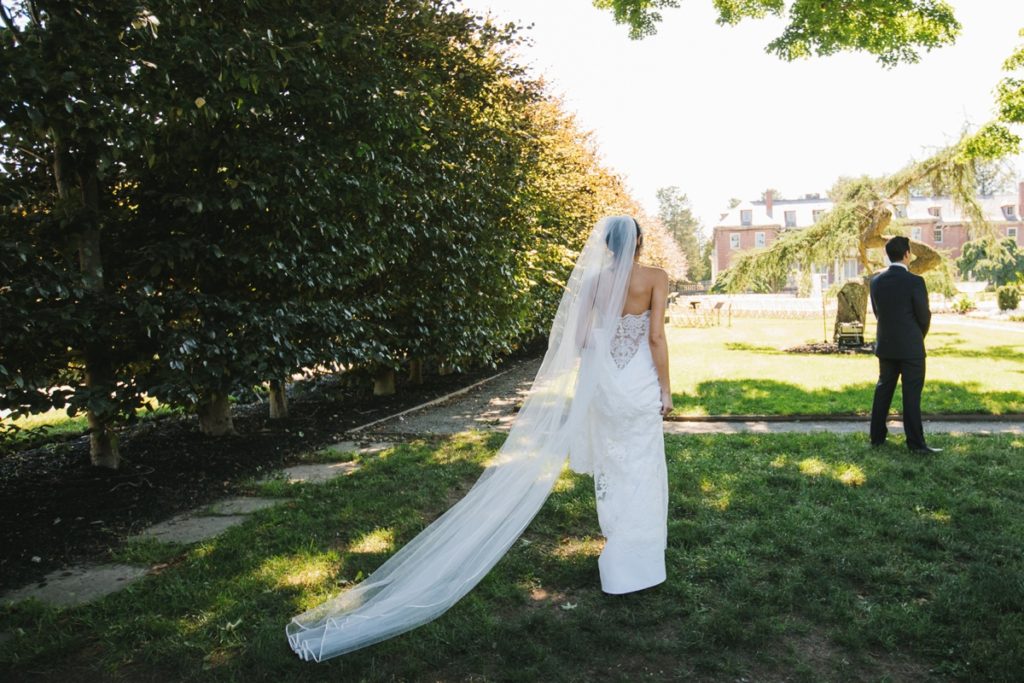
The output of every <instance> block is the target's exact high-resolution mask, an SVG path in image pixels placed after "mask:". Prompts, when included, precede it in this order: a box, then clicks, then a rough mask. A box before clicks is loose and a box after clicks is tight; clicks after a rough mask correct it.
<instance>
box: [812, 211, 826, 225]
mask: <svg viewBox="0 0 1024 683" xmlns="http://www.w3.org/2000/svg"><path fill="white" fill-rule="evenodd" d="M824 213H825V209H815V210H814V211H812V212H811V219H812V220H813V221H814V222H815V223H817V222H818V219H819V218H821V217H822V215H823V214H824Z"/></svg>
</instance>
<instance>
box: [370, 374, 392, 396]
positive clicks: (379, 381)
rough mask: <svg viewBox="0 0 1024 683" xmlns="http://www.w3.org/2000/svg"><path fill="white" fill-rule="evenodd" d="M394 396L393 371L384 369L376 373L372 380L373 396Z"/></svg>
mask: <svg viewBox="0 0 1024 683" xmlns="http://www.w3.org/2000/svg"><path fill="white" fill-rule="evenodd" d="M394 394H395V371H394V370H392V369H391V368H384V369H381V370H378V371H377V375H376V376H375V377H374V378H373V395H374V396H393V395H394Z"/></svg>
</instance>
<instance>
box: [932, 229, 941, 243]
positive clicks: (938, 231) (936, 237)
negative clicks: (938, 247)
mask: <svg viewBox="0 0 1024 683" xmlns="http://www.w3.org/2000/svg"><path fill="white" fill-rule="evenodd" d="M932 239H934V240H935V244H942V226H941V225H936V226H935V230H934V231H933V232H932Z"/></svg>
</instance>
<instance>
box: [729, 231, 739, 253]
mask: <svg viewBox="0 0 1024 683" xmlns="http://www.w3.org/2000/svg"><path fill="white" fill-rule="evenodd" d="M729 248H730V249H739V248H740V234H739V233H738V232H732V233H729Z"/></svg>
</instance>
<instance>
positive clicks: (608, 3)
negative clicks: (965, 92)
mask: <svg viewBox="0 0 1024 683" xmlns="http://www.w3.org/2000/svg"><path fill="white" fill-rule="evenodd" d="M593 2H594V6H595V7H597V8H599V9H605V10H610V11H611V12H612V14H613V16H614V18H615V21H616V23H619V24H625V25H627V26H628V27H629V35H630V37H631V38H634V39H637V38H643V37H644V36H648V35H651V34H653V33H655V32H656V30H657V24H658V22H659V21H661V19H662V15H661V11H662V10H663V9H665V8H670V7H678V6H679V0H593ZM714 5H715V9H717V10H718V20H717V21H718V24H720V25H730V26H731V25H736V24H738V23H739V22H741V21H742V20H744V19H764V18H765V17H768V16H776V17H784V18H785V20H786V22H787V23H786V27H785V28H784V29H783V31H782V35H780V36H779V37H777V38H775V39H774V40H772V41H771V42H770V43H769V44H768V46H767V47H766V50H767V51H768V52H770V53H773V54H775V55H776V56H778V57H780V58H781V59H785V60H787V61H793V60H795V59H802V58H805V57H810V56H814V55H817V56H825V55H831V54H835V53H837V52H846V51H854V52H866V53H868V54H871V55H874V56H875V57H877V58H878V61H879V62H880V63H881V64H883V65H884V66H887V67H891V66H895V65H897V64H900V63H906V62H909V63H913V62H917V61H918V60H919V59H920V51H921V50H924V51H925V52H927V51H930V50H932V49H934V48H937V47H943V46H945V45H950V44H952V43H953V42H954V41H955V40H956V37H957V35H958V34H959V32H960V23H959V22H958V21H957V20H956V17H955V16H954V14H953V8H952V7H951V6H950V4H949V3H947V2H943V1H942V0H845V1H844V2H807V1H805V0H795V1H793V2H784V0H714Z"/></svg>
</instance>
